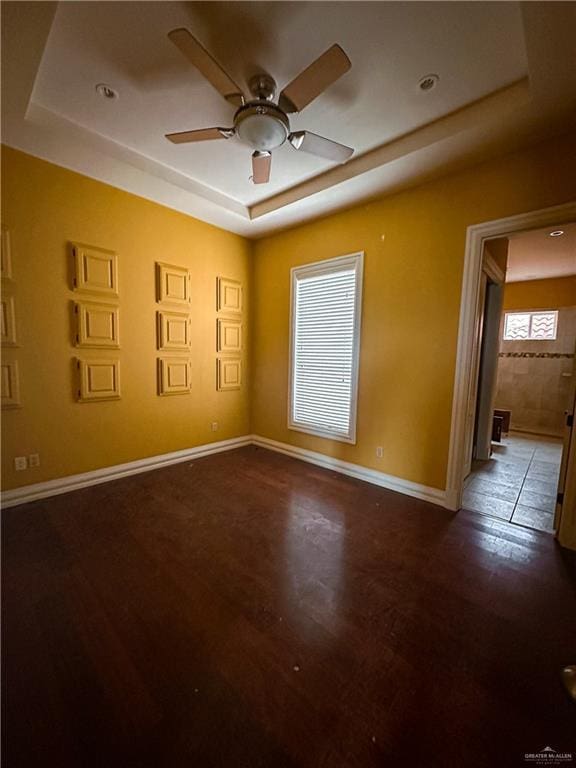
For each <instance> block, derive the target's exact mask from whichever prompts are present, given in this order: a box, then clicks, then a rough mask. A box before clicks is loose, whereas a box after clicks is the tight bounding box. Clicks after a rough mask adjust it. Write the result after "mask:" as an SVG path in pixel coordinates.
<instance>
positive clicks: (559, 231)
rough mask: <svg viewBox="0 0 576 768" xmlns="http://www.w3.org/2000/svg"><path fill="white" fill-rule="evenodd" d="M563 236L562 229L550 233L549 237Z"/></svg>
mask: <svg viewBox="0 0 576 768" xmlns="http://www.w3.org/2000/svg"><path fill="white" fill-rule="evenodd" d="M563 234H564V230H563V229H555V230H554V232H550V234H549V237H560V235H563Z"/></svg>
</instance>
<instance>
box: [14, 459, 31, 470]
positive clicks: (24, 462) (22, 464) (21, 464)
mask: <svg viewBox="0 0 576 768" xmlns="http://www.w3.org/2000/svg"><path fill="white" fill-rule="evenodd" d="M14 469H16V470H17V471H18V472H21V471H22V470H23V469H28V459H27V458H26V456H16V457H15V459H14Z"/></svg>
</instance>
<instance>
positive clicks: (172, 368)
mask: <svg viewBox="0 0 576 768" xmlns="http://www.w3.org/2000/svg"><path fill="white" fill-rule="evenodd" d="M189 392H190V359H189V358H188V357H160V358H158V394H159V395H162V396H163V395H186V394H188V393H189Z"/></svg>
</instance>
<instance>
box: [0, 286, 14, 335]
mask: <svg viewBox="0 0 576 768" xmlns="http://www.w3.org/2000/svg"><path fill="white" fill-rule="evenodd" d="M0 307H1V308H0V325H1V328H2V332H1V336H2V346H3V347H15V346H16V310H15V308H14V297H13V296H3V297H2V300H1V302H0Z"/></svg>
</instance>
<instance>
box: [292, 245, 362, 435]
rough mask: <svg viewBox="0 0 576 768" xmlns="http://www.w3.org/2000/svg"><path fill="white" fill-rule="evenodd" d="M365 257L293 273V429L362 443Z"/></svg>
mask: <svg viewBox="0 0 576 768" xmlns="http://www.w3.org/2000/svg"><path fill="white" fill-rule="evenodd" d="M362 265H363V254H362V253H357V254H353V255H351V256H341V257H339V258H336V259H329V260H327V261H321V262H318V263H316V264H308V265H306V266H304V267H294V268H293V269H292V294H291V303H292V307H291V311H292V314H291V338H290V342H291V346H290V394H289V409H288V427H289V428H290V429H296V430H299V431H301V432H308V433H310V434H312V435H319V436H321V437H330V438H332V439H333V440H342V441H344V442H349V443H355V442H356V399H357V390H358V356H359V350H360V308H361V296H362Z"/></svg>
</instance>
